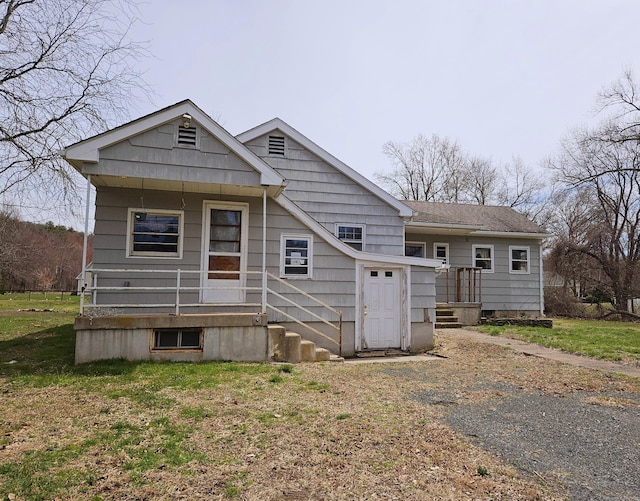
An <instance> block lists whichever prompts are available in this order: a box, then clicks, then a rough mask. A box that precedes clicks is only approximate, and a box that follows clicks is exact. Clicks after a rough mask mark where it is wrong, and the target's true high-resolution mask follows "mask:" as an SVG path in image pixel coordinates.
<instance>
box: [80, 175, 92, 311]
mask: <svg viewBox="0 0 640 501" xmlns="http://www.w3.org/2000/svg"><path fill="white" fill-rule="evenodd" d="M90 199H91V174H87V197H86V203H85V211H84V239H83V242H82V290H81V293H80V315H82V314H83V313H84V291H85V289H86V288H87V248H88V246H89V202H90Z"/></svg>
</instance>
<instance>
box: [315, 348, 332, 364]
mask: <svg viewBox="0 0 640 501" xmlns="http://www.w3.org/2000/svg"><path fill="white" fill-rule="evenodd" d="M330 360H331V352H330V351H329V350H327V349H326V348H319V347H318V346H316V362H329V361H330Z"/></svg>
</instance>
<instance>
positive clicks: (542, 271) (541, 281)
mask: <svg viewBox="0 0 640 501" xmlns="http://www.w3.org/2000/svg"><path fill="white" fill-rule="evenodd" d="M538 253H539V254H540V316H543V315H544V270H543V268H542V264H543V259H542V242H540V244H539V246H538Z"/></svg>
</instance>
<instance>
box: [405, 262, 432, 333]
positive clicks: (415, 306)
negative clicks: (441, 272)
mask: <svg viewBox="0 0 640 501" xmlns="http://www.w3.org/2000/svg"><path fill="white" fill-rule="evenodd" d="M435 282H436V280H435V273H434V271H433V269H432V268H419V267H416V266H413V267H412V268H411V322H424V321H425V320H426V318H425V310H432V309H434V308H435V307H436V284H435ZM431 314H433V313H431Z"/></svg>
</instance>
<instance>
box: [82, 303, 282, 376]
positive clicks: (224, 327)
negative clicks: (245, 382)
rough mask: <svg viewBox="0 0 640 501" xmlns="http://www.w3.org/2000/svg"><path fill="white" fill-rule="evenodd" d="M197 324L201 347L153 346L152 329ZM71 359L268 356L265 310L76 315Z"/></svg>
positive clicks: (252, 358) (251, 359) (262, 358)
mask: <svg viewBox="0 0 640 501" xmlns="http://www.w3.org/2000/svg"><path fill="white" fill-rule="evenodd" d="M163 328H174V329H176V328H179V329H184V328H200V329H202V336H203V338H202V339H203V341H202V349H201V350H184V349H170V350H164V349H163V350H157V349H153V338H154V330H155V329H163ZM75 329H76V356H75V362H76V364H81V363H86V362H92V361H94V360H108V359H114V358H124V359H126V360H173V361H192V362H195V361H200V360H231V361H243V362H262V361H266V360H268V345H269V343H268V332H267V325H266V315H259V314H258V315H255V314H244V315H243V314H240V315H181V316H119V317H102V318H93V319H90V318H87V317H79V318H77V319H76V325H75Z"/></svg>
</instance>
